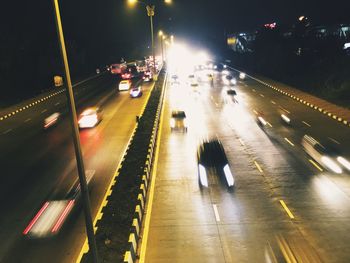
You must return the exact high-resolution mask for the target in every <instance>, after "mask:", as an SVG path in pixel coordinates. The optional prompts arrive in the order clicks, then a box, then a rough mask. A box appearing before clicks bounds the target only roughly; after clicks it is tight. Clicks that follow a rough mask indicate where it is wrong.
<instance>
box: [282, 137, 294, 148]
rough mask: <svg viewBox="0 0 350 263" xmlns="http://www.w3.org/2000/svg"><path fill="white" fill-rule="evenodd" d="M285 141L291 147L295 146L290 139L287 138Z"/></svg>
mask: <svg viewBox="0 0 350 263" xmlns="http://www.w3.org/2000/svg"><path fill="white" fill-rule="evenodd" d="M284 140H285V141H286V142H288V143H289V144H290V145H291V146H294V143H292V142H291V141H290V140H289V139H288V138H286V137H285V138H284Z"/></svg>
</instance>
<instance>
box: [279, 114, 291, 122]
mask: <svg viewBox="0 0 350 263" xmlns="http://www.w3.org/2000/svg"><path fill="white" fill-rule="evenodd" d="M281 118H282V120H284V121H285V122H286V123H288V124H290V119H289V118H288V117H287V116H286V115H284V114H281Z"/></svg>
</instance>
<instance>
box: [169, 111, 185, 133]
mask: <svg viewBox="0 0 350 263" xmlns="http://www.w3.org/2000/svg"><path fill="white" fill-rule="evenodd" d="M170 129H171V131H182V132H187V124H186V113H185V112H184V111H182V110H174V111H172V112H171V119H170Z"/></svg>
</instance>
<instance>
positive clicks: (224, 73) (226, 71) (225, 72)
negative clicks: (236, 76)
mask: <svg viewBox="0 0 350 263" xmlns="http://www.w3.org/2000/svg"><path fill="white" fill-rule="evenodd" d="M229 73H230V72H229V71H228V70H223V71H222V72H221V74H223V75H228V74H229Z"/></svg>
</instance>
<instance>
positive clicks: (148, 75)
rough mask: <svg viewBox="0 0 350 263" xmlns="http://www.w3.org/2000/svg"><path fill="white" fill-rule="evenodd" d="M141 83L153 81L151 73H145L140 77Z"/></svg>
mask: <svg viewBox="0 0 350 263" xmlns="http://www.w3.org/2000/svg"><path fill="white" fill-rule="evenodd" d="M142 79H143V81H145V82H149V81H152V80H153V75H152V72H151V71H145V72H144V73H143V76H142Z"/></svg>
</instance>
